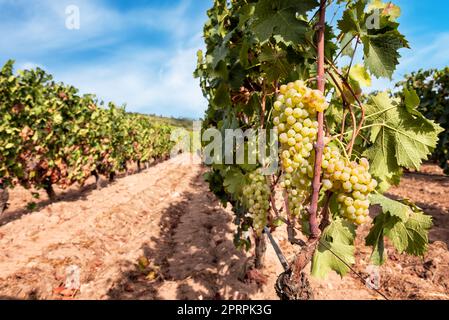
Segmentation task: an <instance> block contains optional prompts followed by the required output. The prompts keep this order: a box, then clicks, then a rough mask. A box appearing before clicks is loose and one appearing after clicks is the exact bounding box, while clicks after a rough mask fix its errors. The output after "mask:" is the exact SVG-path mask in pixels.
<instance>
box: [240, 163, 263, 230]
mask: <svg viewBox="0 0 449 320" xmlns="http://www.w3.org/2000/svg"><path fill="white" fill-rule="evenodd" d="M248 178H249V184H247V185H246V186H244V187H243V201H244V203H245V204H246V206H247V207H248V212H249V216H250V217H251V218H252V219H253V228H254V230H255V232H256V233H257V234H258V235H260V234H261V233H262V231H263V228H264V227H265V226H266V224H267V213H268V209H269V208H270V187H269V186H268V183H267V180H266V177H265V176H264V175H263V174H262V172H261V169H257V170H256V171H253V172H251V173H250V174H249V175H248Z"/></svg>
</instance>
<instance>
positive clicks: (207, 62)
mask: <svg viewBox="0 0 449 320" xmlns="http://www.w3.org/2000/svg"><path fill="white" fill-rule="evenodd" d="M332 3H336V4H338V5H340V6H342V7H343V8H344V10H343V14H342V16H341V18H340V19H339V20H338V21H337V22H336V23H331V22H329V21H327V20H326V11H327V10H329V8H332V6H330V5H331V4H332ZM398 12H400V10H399V8H398V7H397V6H395V5H394V4H392V3H384V2H382V1H377V0H376V1H366V0H356V1H352V0H351V1H349V0H348V1H344V0H335V1H332V0H331V1H324V0H321V1H317V0H304V1H287V0H285V1H271V0H254V1H246V0H233V1H230V2H229V1H224V0H215V1H214V5H213V7H212V8H211V9H210V10H209V11H208V17H209V20H208V21H207V22H206V23H205V26H204V39H205V43H206V51H205V52H202V51H200V52H198V67H197V69H196V71H195V76H196V77H198V78H199V79H200V86H201V89H202V90H203V94H204V96H205V97H206V98H207V100H208V102H209V106H208V109H207V111H206V113H205V117H204V123H203V126H204V128H217V129H218V130H219V131H220V132H223V131H225V130H226V129H236V128H240V129H247V128H254V129H256V128H262V129H266V130H268V129H275V130H277V132H278V143H279V153H278V155H276V159H277V160H278V162H279V164H280V165H279V168H278V170H277V171H276V172H274V173H273V172H271V173H270V175H269V176H266V177H265V178H263V177H261V176H260V174H261V172H262V169H265V164H264V163H259V164H258V165H254V164H250V163H244V164H237V163H236V164H228V163H226V164H223V163H214V164H211V168H210V169H211V170H210V172H209V173H208V174H207V175H206V181H208V182H209V185H210V189H211V190H212V191H213V192H214V193H215V194H216V195H217V196H218V197H219V198H220V199H221V200H222V202H223V203H224V204H226V203H230V204H231V205H232V207H233V210H234V212H235V215H236V219H235V222H236V224H237V232H236V241H235V243H236V245H238V246H240V247H244V248H247V249H248V248H249V247H250V246H251V243H252V242H253V240H252V239H253V238H255V240H256V241H255V243H256V249H255V252H256V254H257V252H259V251H260V250H258V248H257V245H258V243H259V241H258V239H260V237H263V234H262V235H261V230H262V229H263V227H265V226H266V227H269V229H271V230H274V229H279V228H282V226H283V224H285V225H286V229H287V232H288V239H289V240H290V242H291V243H292V244H293V245H300V246H302V247H301V248H298V253H297V255H296V256H295V258H294V259H293V260H292V261H291V263H290V266H289V270H287V271H286V272H285V273H284V274H283V275H282V276H281V277H280V278H279V279H280V282H279V283H278V285H277V288H278V289H279V288H281V289H280V290H279V291H278V292H280V291H282V287H283V286H286V287H288V288H293V287H294V288H297V289H298V290H301V288H300V287H301V286H300V284H303V285H307V283H308V282H307V281H306V280H304V279H305V277H306V275H305V274H304V272H303V270H304V268H305V266H306V265H307V264H308V263H309V262H310V261H311V262H312V263H311V268H312V270H311V274H312V275H313V276H317V277H325V276H326V275H327V274H328V272H329V271H332V270H333V271H336V272H337V273H339V274H340V275H342V276H343V275H345V274H346V273H347V272H349V270H350V269H349V267H348V266H350V265H351V264H353V263H354V260H355V259H354V251H355V244H354V242H355V235H356V233H357V227H358V226H359V225H362V224H364V225H370V226H371V230H370V233H369V234H368V236H367V237H366V244H367V245H369V246H371V247H372V250H373V251H372V255H371V261H372V263H374V264H378V265H381V264H382V263H383V262H384V261H385V259H386V258H387V257H386V254H385V251H384V239H385V238H388V239H389V240H391V242H392V243H393V245H394V246H395V248H396V249H397V250H398V251H399V252H406V253H409V254H414V255H422V254H423V253H424V252H425V250H426V248H427V242H428V230H429V228H430V227H431V218H430V217H429V216H427V215H426V214H425V213H424V212H422V211H421V210H419V209H417V207H416V206H414V205H413V204H411V203H410V202H409V201H408V200H406V199H397V200H393V199H390V198H388V196H387V195H385V193H386V192H387V191H388V189H389V188H390V187H391V186H393V185H396V184H398V183H399V181H400V178H401V175H402V173H403V171H404V169H419V167H420V165H421V163H422V162H423V161H424V160H426V159H427V158H428V156H429V154H431V152H432V151H433V150H434V149H435V147H436V146H437V142H438V134H439V133H440V132H441V130H442V129H441V128H440V127H439V126H438V125H437V124H436V123H435V122H433V121H430V120H428V119H426V118H425V117H424V116H423V115H422V114H421V113H420V112H419V111H418V110H417V109H416V106H417V105H418V104H419V103H418V104H417V103H416V101H415V103H411V102H410V97H409V96H406V97H403V96H391V95H390V94H389V93H387V92H380V93H371V94H365V93H364V89H365V87H367V86H369V85H370V83H371V78H372V77H375V78H391V76H392V74H393V73H394V71H395V69H396V66H397V65H398V63H399V57H400V55H399V50H400V49H402V48H408V47H409V44H408V42H407V40H406V39H405V37H404V36H403V35H402V34H401V33H400V31H399V29H398V28H399V23H398V22H397V18H398V16H399V14H398ZM376 14H378V15H380V19H379V26H371V25H370V24H369V23H368V21H371V20H372V18H373V16H375V15H376ZM334 16H335V15H334ZM358 52H360V55H358ZM358 56H362V59H359V58H358ZM342 57H347V58H349V59H346V60H341V58H342ZM345 61H346V62H347V61H349V64H345ZM415 100H416V99H415ZM266 148H267V149H268V148H269V142H267V146H266ZM248 176H249V177H250V179H249V180H250V181H251V183H250V184H249V185H246V186H245V185H243V186H242V181H245V177H248ZM246 181H247V180H246ZM266 183H268V185H265V184H266ZM256 193H257V196H256V195H255V194H256ZM282 197H284V201H282V202H283V203H285V210H279V209H278V208H277V207H276V203H277V202H276V199H279V198H282ZM372 206H380V209H381V210H380V214H378V215H377V216H372V215H370V213H371V212H370V208H371V207H372ZM248 212H249V217H250V219H247V218H246V217H248ZM265 217H266V218H265ZM262 224H265V225H262ZM251 226H252V228H253V230H254V237H251V235H250V234H248V232H247V230H249V228H250V227H251ZM298 226H299V227H298ZM412 229H413V231H412ZM297 232H300V233H301V234H300V236H302V237H303V239H304V238H305V239H307V241H306V242H304V241H299V239H297V238H295V234H296V235H297ZM423 240H424V241H423ZM335 256H338V259H335ZM292 284H294V285H292ZM306 291H307V290H306ZM289 292H290V293H291V291H289ZM281 296H282V298H295V297H301V296H303V297H304V296H308V295H301V294H300V293H299V292H297V293H292V294H291V295H285V292H284V293H282V294H281Z"/></svg>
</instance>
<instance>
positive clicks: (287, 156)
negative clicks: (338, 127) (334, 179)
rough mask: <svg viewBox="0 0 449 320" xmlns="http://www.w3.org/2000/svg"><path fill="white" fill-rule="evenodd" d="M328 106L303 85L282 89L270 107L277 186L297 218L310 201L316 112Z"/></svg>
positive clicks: (319, 92) (290, 84) (321, 97)
mask: <svg viewBox="0 0 449 320" xmlns="http://www.w3.org/2000/svg"><path fill="white" fill-rule="evenodd" d="M327 107H328V104H327V102H326V100H325V98H324V96H323V94H322V93H321V91H319V90H312V89H310V88H308V87H307V86H306V85H305V84H304V82H303V81H300V80H298V81H295V82H291V83H288V84H287V85H282V86H281V87H280V95H279V96H278V97H277V100H276V102H275V103H274V119H275V120H274V125H275V126H276V128H277V129H278V131H279V133H280V135H279V142H280V144H281V150H280V154H281V159H282V169H283V171H284V173H285V174H284V176H283V180H282V182H281V186H282V187H284V188H285V189H286V191H287V194H288V203H289V209H290V212H291V213H292V214H293V215H295V216H296V215H299V214H300V212H301V210H302V204H303V203H304V201H305V200H306V199H307V198H309V197H310V187H311V179H312V177H313V164H314V161H315V155H314V151H313V145H314V143H315V142H316V139H317V133H318V130H317V128H318V122H317V111H324V110H325V109H326V108H327Z"/></svg>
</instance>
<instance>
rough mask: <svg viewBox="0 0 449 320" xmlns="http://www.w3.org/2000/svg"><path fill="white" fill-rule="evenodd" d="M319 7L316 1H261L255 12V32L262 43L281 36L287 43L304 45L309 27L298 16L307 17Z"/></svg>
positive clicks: (253, 25)
mask: <svg viewBox="0 0 449 320" xmlns="http://www.w3.org/2000/svg"><path fill="white" fill-rule="evenodd" d="M317 6H318V1H316V0H302V1H297V0H260V1H259V2H258V3H257V4H256V10H255V12H254V16H255V18H256V20H255V21H254V22H253V24H252V28H253V31H254V33H255V34H256V35H257V37H258V38H259V40H260V41H261V42H264V41H266V40H268V39H269V38H270V37H271V36H272V35H280V36H282V37H283V38H284V40H285V41H292V42H294V43H296V44H299V43H304V42H305V38H306V33H307V31H309V25H308V23H307V22H306V21H304V20H301V19H299V18H297V15H299V16H305V15H306V14H307V12H308V11H310V10H312V9H313V8H316V7H317Z"/></svg>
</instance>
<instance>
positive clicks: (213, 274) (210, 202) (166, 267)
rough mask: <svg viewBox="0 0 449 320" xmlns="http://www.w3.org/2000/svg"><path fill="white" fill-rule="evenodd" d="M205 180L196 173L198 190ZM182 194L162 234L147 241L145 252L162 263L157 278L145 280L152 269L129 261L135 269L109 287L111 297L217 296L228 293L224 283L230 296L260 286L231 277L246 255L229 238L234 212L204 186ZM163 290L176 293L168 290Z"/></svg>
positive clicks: (166, 215) (164, 217)
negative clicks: (194, 191) (228, 210)
mask: <svg viewBox="0 0 449 320" xmlns="http://www.w3.org/2000/svg"><path fill="white" fill-rule="evenodd" d="M200 179H202V176H198V177H196V179H195V180H194V181H193V182H192V184H191V186H192V187H193V188H195V189H198V188H199V187H200V186H201V184H200V183H201V182H200ZM180 198H181V199H182V200H180V201H178V202H176V203H173V204H172V205H170V207H169V208H168V209H167V210H165V212H164V213H163V214H162V217H161V219H160V222H159V225H160V228H161V236H160V238H158V239H155V238H153V239H151V240H152V241H151V242H152V246H151V247H150V245H149V244H148V243H145V244H143V246H142V252H143V255H144V256H145V257H146V258H147V259H148V261H150V264H151V265H154V266H157V267H156V268H159V269H158V271H157V274H158V276H157V278H156V280H153V281H151V280H148V279H146V276H147V274H148V272H149V270H151V268H147V269H146V270H145V271H142V268H141V267H140V268H139V266H138V264H137V262H136V264H135V265H128V266H125V267H129V269H130V271H127V272H125V273H123V274H122V276H121V278H120V279H119V280H117V281H116V282H115V285H114V286H113V287H112V288H111V289H110V290H109V292H108V297H109V298H110V299H167V297H168V298H171V299H181V300H184V299H193V300H197V299H207V300H214V299H224V298H225V297H224V296H223V295H222V292H223V289H222V288H224V287H226V288H227V291H226V292H225V295H226V297H234V298H242V297H244V296H242V294H250V293H251V292H252V290H257V286H252V285H247V284H245V283H243V282H240V281H238V280H236V279H231V278H230V274H232V273H234V274H235V272H236V270H239V267H241V266H242V265H243V264H244V263H245V261H246V256H245V255H244V254H243V253H241V252H239V251H238V250H237V249H235V247H234V244H233V242H232V241H230V240H228V239H227V236H229V234H230V233H232V232H233V231H232V230H230V229H229V227H228V222H229V214H228V213H227V212H226V211H224V210H223V209H221V208H219V207H217V204H218V203H217V201H216V200H215V197H214V196H213V195H212V194H210V193H209V192H203V191H202V190H201V189H200V190H199V192H196V193H190V192H186V193H183V194H181V195H180ZM217 208H219V209H217ZM184 216H185V217H184ZM184 231H185V232H184ZM220 266H221V267H220ZM224 266H226V267H224ZM220 268H221V269H220ZM232 269H233V270H234V271H231V270H232ZM240 270H241V269H240ZM229 280H231V281H229ZM220 289H221V290H220ZM164 290H170V291H172V292H171V293H170V294H168V295H167V293H165V294H164V292H163V291H164ZM242 291H243V292H242Z"/></svg>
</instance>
